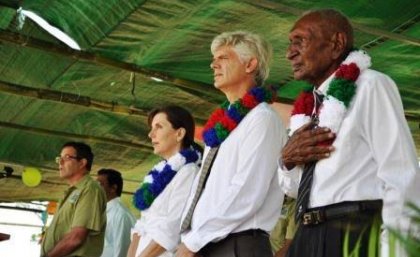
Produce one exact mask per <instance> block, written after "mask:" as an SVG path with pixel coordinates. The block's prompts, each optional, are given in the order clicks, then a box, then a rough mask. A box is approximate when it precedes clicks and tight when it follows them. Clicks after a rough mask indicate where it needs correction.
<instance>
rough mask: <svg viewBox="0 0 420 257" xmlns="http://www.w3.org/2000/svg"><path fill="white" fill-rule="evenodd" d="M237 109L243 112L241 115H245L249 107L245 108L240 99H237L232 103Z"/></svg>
mask: <svg viewBox="0 0 420 257" xmlns="http://www.w3.org/2000/svg"><path fill="white" fill-rule="evenodd" d="M232 105H233V106H234V107H235V108H236V110H238V112H239V113H240V114H241V116H245V115H246V114H247V113H248V109H247V108H245V107H244V106H243V105H242V104H241V103H240V102H239V101H236V102H234V103H233V104H232Z"/></svg>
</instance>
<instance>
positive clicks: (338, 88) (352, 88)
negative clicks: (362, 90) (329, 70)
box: [327, 79, 356, 108]
mask: <svg viewBox="0 0 420 257" xmlns="http://www.w3.org/2000/svg"><path fill="white" fill-rule="evenodd" d="M355 92H356V85H355V84H354V82H353V81H349V80H345V79H333V80H332V81H331V83H330V86H329V88H328V92H327V95H331V96H333V97H335V98H336V99H338V100H340V101H342V102H343V103H344V105H345V106H346V108H348V107H349V104H350V101H351V99H352V98H353V96H354V94H355Z"/></svg>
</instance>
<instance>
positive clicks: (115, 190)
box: [111, 185, 117, 195]
mask: <svg viewBox="0 0 420 257" xmlns="http://www.w3.org/2000/svg"><path fill="white" fill-rule="evenodd" d="M111 191H112V193H113V194H114V195H117V185H112V186H111Z"/></svg>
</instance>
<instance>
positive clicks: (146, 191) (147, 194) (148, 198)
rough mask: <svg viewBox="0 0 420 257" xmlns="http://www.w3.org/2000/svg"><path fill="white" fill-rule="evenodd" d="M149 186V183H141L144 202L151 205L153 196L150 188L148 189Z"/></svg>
mask: <svg viewBox="0 0 420 257" xmlns="http://www.w3.org/2000/svg"><path fill="white" fill-rule="evenodd" d="M149 187H150V184H149V183H145V184H143V188H144V191H143V192H144V193H143V196H144V202H145V203H146V204H147V205H151V204H152V203H153V200H154V199H155V197H154V196H153V195H152V193H151V192H150V190H149Z"/></svg>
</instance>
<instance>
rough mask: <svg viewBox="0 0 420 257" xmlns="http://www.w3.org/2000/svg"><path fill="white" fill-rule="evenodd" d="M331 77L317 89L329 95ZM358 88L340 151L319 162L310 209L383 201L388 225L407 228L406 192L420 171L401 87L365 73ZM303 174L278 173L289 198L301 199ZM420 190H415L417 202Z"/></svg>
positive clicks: (343, 129)
mask: <svg viewBox="0 0 420 257" xmlns="http://www.w3.org/2000/svg"><path fill="white" fill-rule="evenodd" d="M331 79H332V77H330V78H329V79H327V80H326V81H325V82H324V83H323V84H322V85H321V86H320V87H319V88H318V89H319V90H320V91H322V92H323V93H324V94H325V93H326V91H327V89H328V84H329V82H330V81H331ZM356 84H357V90H356V95H355V96H354V99H353V100H352V103H351V104H350V107H349V110H348V112H347V114H346V116H345V118H344V120H343V123H342V126H341V129H340V130H339V132H338V134H337V135H336V136H337V137H336V139H335V141H334V143H333V146H334V147H335V151H334V152H332V154H331V156H330V157H329V158H327V159H323V160H320V161H318V162H317V164H316V167H315V171H314V178H313V184H312V188H311V193H310V199H309V207H319V206H325V205H330V204H334V203H339V202H343V201H360V200H374V199H382V200H383V203H384V205H383V210H382V218H383V221H384V224H385V225H387V226H393V227H399V228H402V229H404V230H405V229H407V226H408V223H407V221H408V219H406V218H404V217H405V215H404V213H403V206H404V199H407V198H408V197H409V196H407V195H406V194H407V192H406V191H407V189H408V188H413V187H412V185H411V184H412V183H414V182H413V181H415V179H416V176H417V177H418V176H419V174H420V173H419V166H418V161H417V157H416V151H415V147H414V143H413V139H412V137H411V134H410V130H409V128H408V126H407V122H406V120H405V117H404V110H403V106H402V104H401V99H400V96H399V93H398V89H397V87H396V85H395V83H394V81H392V80H391V79H390V78H389V77H388V76H386V75H384V74H382V73H379V72H377V71H373V70H366V71H364V72H362V73H361V74H360V76H359V78H358V79H357V81H356ZM296 171H298V172H296ZM301 172H302V169H301V168H300V167H297V168H295V169H293V170H290V171H287V170H282V169H281V168H280V169H279V177H280V184H281V187H282V188H283V190H284V191H285V193H286V194H288V195H291V196H292V197H296V195H297V190H298V185H299V178H300V175H301ZM417 179H418V178H417ZM419 188H420V187H419V186H418V185H417V189H416V190H415V191H416V192H410V194H413V193H414V194H416V195H417V197H416V198H417V200H419V197H418V196H419V195H420V192H419ZM417 204H419V203H417Z"/></svg>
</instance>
